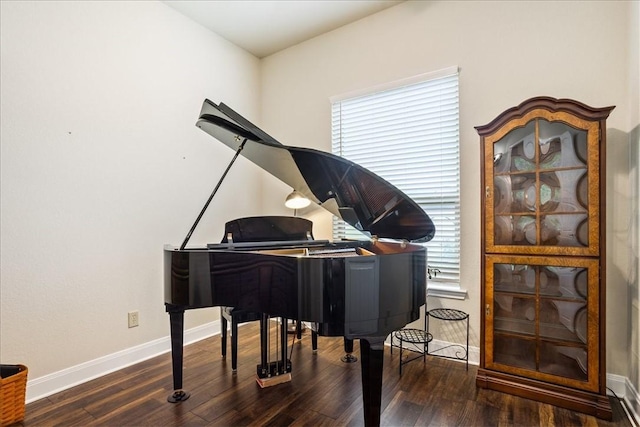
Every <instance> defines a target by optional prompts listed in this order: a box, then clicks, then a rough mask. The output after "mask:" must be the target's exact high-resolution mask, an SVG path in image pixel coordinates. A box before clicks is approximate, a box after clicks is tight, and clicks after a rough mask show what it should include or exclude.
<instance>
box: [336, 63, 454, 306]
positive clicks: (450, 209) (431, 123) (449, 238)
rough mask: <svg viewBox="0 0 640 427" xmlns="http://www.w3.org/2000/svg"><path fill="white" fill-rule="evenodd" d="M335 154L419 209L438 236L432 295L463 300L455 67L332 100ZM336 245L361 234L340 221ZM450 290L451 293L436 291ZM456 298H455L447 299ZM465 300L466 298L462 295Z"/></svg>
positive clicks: (432, 250)
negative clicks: (389, 185) (393, 188)
mask: <svg viewBox="0 0 640 427" xmlns="http://www.w3.org/2000/svg"><path fill="white" fill-rule="evenodd" d="M331 102H332V114H331V122H332V123H331V126H332V151H333V153H334V154H336V155H339V156H342V157H345V158H347V159H349V160H351V161H353V162H355V163H358V164H359V165H361V166H363V167H365V168H367V169H369V170H371V171H372V172H374V173H376V174H377V175H379V176H381V177H382V178H384V179H385V180H387V181H389V182H390V183H392V184H393V185H395V186H396V187H398V188H399V189H400V190H401V191H403V192H404V193H405V194H407V195H408V196H409V197H410V198H411V199H413V200H414V201H415V202H416V203H418V204H419V205H420V206H421V207H422V208H423V209H424V210H425V212H427V214H428V215H429V216H430V217H431V219H432V221H433V222H434V224H435V226H436V235H435V237H434V238H433V240H432V241H430V242H428V243H426V244H425V245H426V247H427V248H428V249H427V251H428V264H429V267H431V268H437V269H438V270H440V272H439V273H438V274H437V276H436V277H435V278H434V279H432V280H430V281H429V290H430V293H429V294H430V295H441V296H454V297H460V295H461V294H457V293H456V292H455V291H456V290H459V283H460V278H459V276H460V178H459V171H460V155H459V153H460V149H459V147H460V140H459V119H458V70H457V67H452V68H449V69H446V70H441V71H439V72H436V73H429V74H427V75H421V76H417V77H415V78H411V79H407V80H402V81H400V82H395V83H392V84H389V85H384V86H382V87H376V88H373V89H369V90H367V91H366V92H360V93H357V94H347V95H344V96H341V97H336V98H332V99H331ZM333 234H334V238H344V237H349V238H358V236H360V237H362V234H360V232H358V231H357V230H355V229H354V228H352V227H351V226H350V225H348V224H346V223H345V222H343V221H341V220H338V219H334V231H333ZM438 289H439V290H443V291H444V293H438V292H434V290H438ZM447 291H450V292H447ZM462 295H464V294H462Z"/></svg>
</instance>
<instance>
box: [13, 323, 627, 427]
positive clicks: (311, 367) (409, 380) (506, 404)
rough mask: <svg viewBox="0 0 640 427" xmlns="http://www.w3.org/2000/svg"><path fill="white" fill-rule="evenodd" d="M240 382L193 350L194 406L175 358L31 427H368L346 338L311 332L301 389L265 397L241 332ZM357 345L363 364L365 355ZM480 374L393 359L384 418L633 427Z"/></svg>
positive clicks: (36, 417) (388, 360) (617, 410)
mask: <svg viewBox="0 0 640 427" xmlns="http://www.w3.org/2000/svg"><path fill="white" fill-rule="evenodd" d="M238 335H239V340H240V345H239V347H240V348H239V358H238V372H237V374H233V373H232V372H231V352H230V351H229V353H228V357H227V359H222V358H221V356H220V337H219V336H215V337H212V338H209V339H206V340H202V341H200V342H198V343H195V344H192V345H189V346H187V347H186V348H185V370H184V386H185V389H187V390H188V391H189V392H191V398H190V399H189V400H187V401H185V402H182V403H178V404H171V403H168V402H167V400H166V399H167V396H168V395H169V394H170V392H171V389H172V377H171V359H170V354H164V355H161V356H158V357H155V358H153V359H151V360H148V361H145V362H142V363H139V364H137V365H134V366H131V367H128V368H126V369H122V370H120V371H117V372H114V373H111V374H109V375H106V376H104V377H101V378H99V379H96V380H93V381H90V382H88V383H85V384H82V385H79V386H77V387H74V388H72V389H69V390H66V391H63V392H61V393H58V394H55V395H52V396H49V397H48V398H45V399H41V400H39V401H36V402H33V403H30V404H28V405H27V407H26V418H25V420H24V422H23V423H22V425H24V426H28V427H31V426H244V425H260V426H321V425H325V426H359V425H363V415H362V397H361V389H360V387H361V384H360V364H359V362H357V363H353V364H345V363H343V362H341V361H340V357H341V356H343V354H344V352H343V346H342V339H341V338H325V337H320V338H319V350H318V353H317V354H315V355H314V354H313V353H312V351H311V339H310V333H309V332H308V331H307V332H306V333H305V334H304V335H303V338H302V341H298V342H296V343H295V345H294V349H293V353H292V356H291V360H292V363H293V379H292V381H291V382H288V383H284V384H280V385H277V386H273V387H270V388H265V389H261V388H260V387H259V386H258V385H257V383H256V381H255V370H256V364H257V363H258V361H259V344H258V342H259V341H258V336H259V335H258V327H257V324H250V325H247V326H243V327H241V328H240V331H239V334H238ZM358 353H359V350H358V343H357V342H356V345H355V351H354V354H356V355H358ZM475 373H476V367H474V366H471V365H470V366H469V371H468V372H467V371H466V370H465V367H464V364H463V363H458V362H455V361H450V360H445V359H439V358H432V357H428V358H427V362H426V364H423V363H422V361H421V360H417V361H414V362H411V363H409V364H407V365H405V366H404V367H403V374H402V377H399V375H398V351H397V350H395V351H394V352H393V354H390V351H389V348H387V349H386V350H385V368H384V378H383V396H382V406H383V412H382V416H381V424H382V425H387V426H601V427H609V426H631V423H630V422H629V420H628V418H627V417H626V415H625V413H624V410H623V409H622V406H621V404H620V402H619V401H617V400H616V399H613V398H611V401H612V406H613V421H611V422H607V421H603V420H599V419H597V418H595V417H592V416H588V415H584V414H580V413H576V412H572V411H568V410H565V409H561V408H557V407H554V406H551V405H547V404H542V403H538V402H534V401H531V400H527V399H522V398H518V397H515V396H511V395H508V394H504V393H499V392H494V391H489V390H484V389H478V388H476V385H475Z"/></svg>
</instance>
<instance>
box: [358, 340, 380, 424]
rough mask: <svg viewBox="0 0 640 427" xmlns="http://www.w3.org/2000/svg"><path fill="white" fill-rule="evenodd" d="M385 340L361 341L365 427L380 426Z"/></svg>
mask: <svg viewBox="0 0 640 427" xmlns="http://www.w3.org/2000/svg"><path fill="white" fill-rule="evenodd" d="M383 360H384V338H373V339H369V340H367V339H364V338H362V339H360V364H361V369H362V400H363V408H364V425H365V426H367V427H373V426H379V425H380V410H381V404H382V365H383Z"/></svg>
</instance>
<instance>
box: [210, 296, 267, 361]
mask: <svg viewBox="0 0 640 427" xmlns="http://www.w3.org/2000/svg"><path fill="white" fill-rule="evenodd" d="M261 318H262V313H256V312H255V311H247V310H240V309H236V308H235V307H220V322H221V329H222V331H221V338H222V343H221V344H222V357H226V356H227V325H228V322H230V323H231V370H232V371H233V372H236V371H237V370H238V325H239V324H240V323H246V322H254V321H256V320H260V319H261Z"/></svg>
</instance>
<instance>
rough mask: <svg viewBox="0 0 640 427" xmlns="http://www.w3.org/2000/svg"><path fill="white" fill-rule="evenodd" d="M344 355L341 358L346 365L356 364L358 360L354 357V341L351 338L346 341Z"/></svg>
mask: <svg viewBox="0 0 640 427" xmlns="http://www.w3.org/2000/svg"><path fill="white" fill-rule="evenodd" d="M344 353H345V355H344V356H342V357H341V358H340V360H342V361H343V362H344V363H355V362H357V361H358V358H357V357H355V356H354V355H353V340H352V339H349V338H345V339H344Z"/></svg>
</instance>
